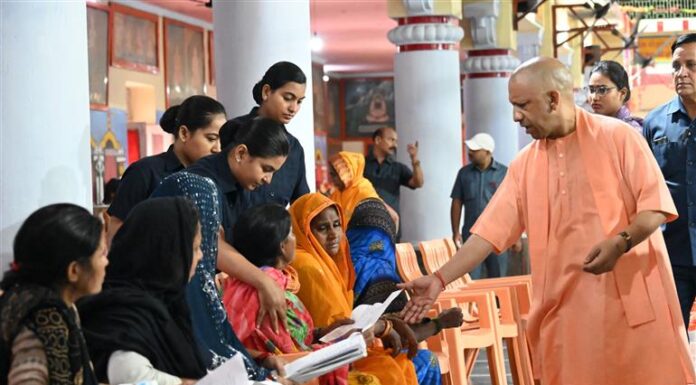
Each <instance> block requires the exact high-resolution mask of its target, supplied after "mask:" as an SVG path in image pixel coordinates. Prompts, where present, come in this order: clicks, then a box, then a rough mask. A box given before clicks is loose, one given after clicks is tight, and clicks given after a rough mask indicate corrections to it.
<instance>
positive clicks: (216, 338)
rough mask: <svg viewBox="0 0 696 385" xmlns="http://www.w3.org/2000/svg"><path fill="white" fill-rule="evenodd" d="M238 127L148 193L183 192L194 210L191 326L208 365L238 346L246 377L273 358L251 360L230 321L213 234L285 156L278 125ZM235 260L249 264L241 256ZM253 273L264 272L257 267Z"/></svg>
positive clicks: (258, 375)
mask: <svg viewBox="0 0 696 385" xmlns="http://www.w3.org/2000/svg"><path fill="white" fill-rule="evenodd" d="M238 133H239V134H238V135H235V137H234V138H235V139H234V140H233V141H232V143H231V144H230V145H228V146H227V147H226V148H225V149H224V150H223V152H221V153H219V154H216V155H212V156H210V157H207V158H204V159H201V160H200V161H199V162H197V163H196V164H194V165H192V166H191V167H189V168H187V169H186V170H183V171H181V172H178V173H176V174H173V175H171V176H169V177H167V178H166V179H165V180H164V181H162V184H161V185H160V187H159V188H158V189H157V190H155V192H154V193H153V196H172V195H174V196H179V195H183V196H186V197H188V198H189V199H191V200H192V201H193V202H194V203H195V204H196V206H197V207H198V210H199V214H200V218H201V235H202V244H201V249H202V250H203V259H202V260H201V262H200V263H199V264H198V267H197V268H196V274H195V275H194V277H193V279H192V280H191V282H190V284H189V286H188V290H187V297H188V302H189V306H190V308H191V314H192V321H193V327H194V332H195V334H196V337H197V339H198V342H199V345H200V348H201V350H203V353H204V355H205V356H206V357H207V359H208V364H209V367H211V368H214V367H216V366H218V365H220V364H221V363H222V362H224V361H225V360H227V359H228V358H230V357H232V356H234V355H235V354H237V353H238V352H241V354H243V355H244V359H245V364H246V367H247V372H248V373H249V378H250V379H252V380H262V379H264V378H266V377H267V376H268V371H267V370H266V369H264V368H262V367H261V365H265V366H274V365H275V361H272V362H271V361H266V360H264V361H262V362H260V363H258V364H257V363H255V362H254V360H253V358H252V355H251V354H249V352H247V350H246V349H245V348H244V346H243V345H242V344H241V343H240V341H239V339H238V338H237V337H236V335H235V334H234V331H233V330H232V328H231V327H230V324H229V322H228V320H227V315H226V313H225V309H224V308H223V306H222V302H221V300H220V297H219V295H218V291H217V288H216V286H215V273H216V268H217V267H218V252H219V247H220V245H221V244H224V240H220V239H218V238H219V235H220V230H221V229H223V230H224V233H225V235H226V237H227V238H228V239H229V236H230V235H231V233H232V232H231V231H230V230H229V229H230V227H231V225H232V224H233V223H234V222H235V220H236V217H237V216H238V215H239V214H240V213H241V212H242V211H243V210H244V209H245V208H247V207H248V204H249V203H248V202H249V201H248V199H247V198H246V197H247V195H246V194H248V191H249V190H253V189H254V188H256V187H258V186H260V185H263V184H268V183H269V182H270V179H271V177H272V174H273V173H274V172H275V170H277V169H278V168H280V166H281V165H282V164H283V162H284V161H285V159H286V157H287V154H288V147H289V146H288V141H287V138H286V136H285V133H284V129H283V128H282V126H281V125H279V124H278V123H275V122H272V121H270V120H268V119H257V120H254V121H253V122H252V123H251V125H250V127H247V128H246V129H244V130H240V131H239V132H238ZM223 247H225V246H223ZM240 258H241V256H240ZM237 262H238V263H240V264H244V263H246V264H249V265H251V264H250V263H249V262H248V261H246V260H244V259H243V258H241V260H237ZM251 266H252V267H253V265H251ZM253 268H254V269H256V270H258V269H257V268H256V267H253ZM258 273H259V274H261V275H263V274H264V273H263V272H261V271H260V270H258ZM238 278H240V279H242V280H247V279H249V277H238ZM259 364H261V365H259Z"/></svg>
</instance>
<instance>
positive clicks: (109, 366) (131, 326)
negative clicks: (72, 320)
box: [78, 197, 206, 385]
mask: <svg viewBox="0 0 696 385" xmlns="http://www.w3.org/2000/svg"><path fill="white" fill-rule="evenodd" d="M200 245H201V230H200V224H199V221H198V213H197V210H196V207H195V206H194V205H193V203H191V202H190V201H189V200H187V199H186V198H182V197H176V198H153V199H150V200H146V201H143V202H141V203H139V204H138V205H136V206H135V207H134V208H133V210H132V211H131V213H130V214H129V215H128V217H127V218H126V221H125V222H124V224H123V226H122V227H121V228H120V229H119V230H118V232H117V233H116V236H115V237H114V239H113V243H112V246H111V251H110V252H109V259H110V260H111V265H110V266H109V268H108V269H107V272H106V281H105V283H104V291H102V292H101V293H100V294H98V295H96V296H93V297H89V298H85V299H84V300H82V301H80V303H78V308H79V309H80V314H81V315H82V320H83V327H84V330H85V337H86V338H87V343H88V345H89V350H90V354H91V356H92V358H93V360H94V364H95V365H94V367H95V371H96V373H97V377H98V378H99V381H101V382H106V383H111V384H123V383H138V382H140V381H156V382H157V383H158V384H160V385H177V384H192V383H194V382H195V380H196V379H199V378H201V377H203V376H204V375H205V374H206V367H205V363H204V361H203V358H202V356H201V351H200V349H199V347H198V345H197V344H196V342H195V340H194V336H193V332H192V327H191V318H190V313H189V308H188V305H187V303H186V296H185V293H186V285H187V283H188V282H189V280H190V278H191V277H192V276H193V273H194V271H195V268H196V265H197V264H198V261H199V260H200V259H201V255H202V252H201V249H200Z"/></svg>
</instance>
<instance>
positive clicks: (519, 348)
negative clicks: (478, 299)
mask: <svg viewBox="0 0 696 385" xmlns="http://www.w3.org/2000/svg"><path fill="white" fill-rule="evenodd" d="M448 241H449V239H447V238H445V239H443V240H433V241H426V242H421V243H420V244H419V248H420V249H421V253H422V254H423V264H424V265H425V269H426V270H427V271H428V272H429V273H432V272H433V271H436V270H438V269H440V268H441V267H442V266H443V265H444V264H445V263H447V261H449V259H450V258H451V256H452V249H453V246H454V243H453V242H448ZM448 253H450V254H449V258H447V257H446V255H447V254H448ZM470 288H472V289H482V290H493V292H494V293H495V295H496V297H497V299H498V303H499V310H500V312H499V321H500V327H499V336H500V337H501V338H502V339H503V341H504V342H505V343H506V344H507V345H508V356H509V358H510V364H511V374H512V377H513V379H514V380H515V384H520V385H527V384H533V376H532V371H531V355H530V353H529V347H528V344H527V341H526V336H525V334H524V328H523V326H522V325H523V322H524V321H523V316H526V315H528V313H529V307H530V302H531V279H530V277H529V276H522V277H505V278H493V279H485V280H477V281H472V280H471V277H470V276H469V275H468V274H467V275H466V276H465V277H464V278H463V279H459V280H456V281H454V282H452V283H451V284H450V285H448V289H449V290H448V291H450V290H468V289H470ZM472 313H474V311H472ZM475 359H476V353H474V354H473V355H469V356H467V360H466V361H467V362H466V367H467V373H470V371H471V370H472V369H473V363H474V362H473V361H474V360H475Z"/></svg>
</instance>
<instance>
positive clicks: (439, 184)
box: [388, 2, 464, 241]
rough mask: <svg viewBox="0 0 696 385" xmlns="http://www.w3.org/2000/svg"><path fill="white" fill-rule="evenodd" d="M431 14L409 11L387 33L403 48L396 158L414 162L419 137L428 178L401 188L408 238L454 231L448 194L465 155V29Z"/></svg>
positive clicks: (398, 64)
mask: <svg viewBox="0 0 696 385" xmlns="http://www.w3.org/2000/svg"><path fill="white" fill-rule="evenodd" d="M411 3H413V2H411ZM416 3H417V2H416ZM426 3H428V2H424V4H426ZM428 12H432V9H429V10H425V11H423V12H419V13H415V12H412V11H411V10H409V15H413V16H408V17H403V18H399V19H397V21H398V23H399V25H398V26H397V27H396V28H394V29H392V30H391V31H389V34H388V37H389V40H390V41H391V42H392V43H394V44H395V45H396V46H397V47H398V49H399V52H398V53H397V54H396V55H395V56H394V84H395V99H396V101H395V102H396V128H397V131H398V133H399V142H400V143H401V150H400V151H399V154H398V159H399V161H401V162H403V163H406V164H410V162H409V158H408V153H407V152H406V143H413V142H415V141H418V143H419V158H420V160H421V167H422V168H423V172H424V177H425V185H424V186H423V188H420V189H418V190H415V191H410V190H406V189H402V190H401V217H402V222H401V223H402V226H403V240H404V241H420V240H427V239H435V238H442V237H443V236H446V235H447V234H449V233H450V232H451V230H450V225H449V223H450V220H449V208H450V199H449V193H450V191H451V188H452V183H453V182H454V179H455V177H456V175H457V171H458V170H459V168H460V167H461V159H462V149H461V143H462V138H461V98H460V86H459V72H460V70H459V51H458V44H459V42H460V40H461V39H462V37H463V36H464V32H463V31H462V29H461V27H459V25H458V19H457V18H456V17H454V16H451V15H432V14H428ZM414 13H415V14H414Z"/></svg>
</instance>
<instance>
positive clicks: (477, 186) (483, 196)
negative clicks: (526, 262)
mask: <svg viewBox="0 0 696 385" xmlns="http://www.w3.org/2000/svg"><path fill="white" fill-rule="evenodd" d="M465 143H466V148H467V149H468V150H469V152H468V155H469V161H471V163H470V164H468V165H466V166H464V167H462V168H461V169H460V170H459V173H457V179H456V180H455V181H454V187H453V188H452V194H451V195H450V197H451V198H452V206H451V209H450V215H451V222H452V240H453V241H454V243H455V245H457V248H459V247H460V246H461V245H462V244H463V243H464V241H465V240H466V238H469V235H470V233H469V230H470V229H471V227H472V226H473V225H474V223H475V222H476V220H477V219H478V217H479V215H481V213H482V212H483V209H484V208H486V205H487V204H488V202H489V201H490V200H491V198H492V197H493V194H495V191H496V190H497V189H498V186H500V184H501V183H502V182H503V179H505V174H506V173H507V167H505V166H503V165H502V164H500V163H498V162H496V161H495V160H493V150H494V149H495V141H494V140H493V137H492V136H490V135H488V134H484V133H481V134H476V135H474V137H473V138H471V139H469V140H467V141H466V142H465ZM462 206H463V207H464V226H462V230H461V233H460V232H459V222H460V220H461V216H462ZM521 247H522V245H521V243H520V242H518V243H517V244H516V245H515V246H514V249H515V251H519V250H520V249H521ZM507 257H508V256H507V252H503V253H502V254H500V255H495V254H491V255H489V256H488V257H487V258H486V260H485V261H484V262H483V263H482V264H481V265H479V266H477V267H476V268H475V269H474V270H472V271H471V273H470V275H471V277H472V278H473V279H478V278H482V266H484V265H485V266H486V272H487V274H486V276H487V277H489V278H493V277H502V276H504V275H505V274H506V272H507Z"/></svg>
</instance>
